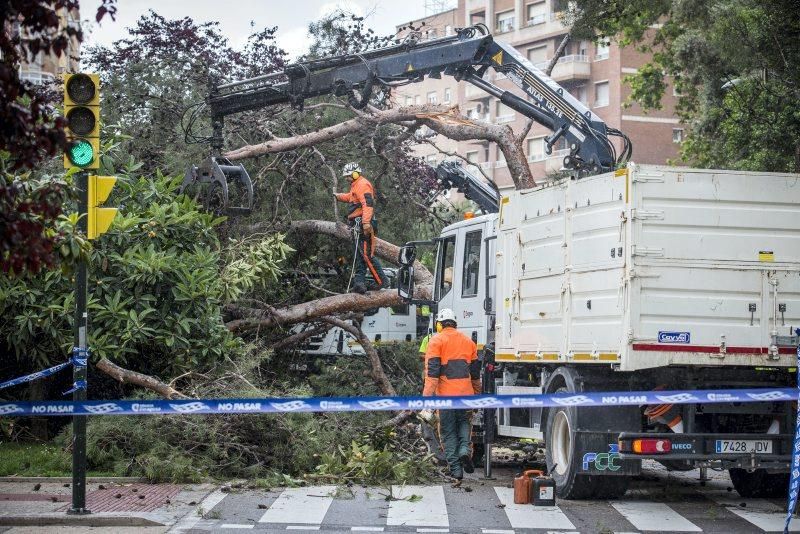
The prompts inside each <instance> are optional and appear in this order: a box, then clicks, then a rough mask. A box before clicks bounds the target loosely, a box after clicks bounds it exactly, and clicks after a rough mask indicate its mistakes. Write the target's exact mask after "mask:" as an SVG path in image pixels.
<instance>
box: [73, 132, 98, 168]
mask: <svg viewBox="0 0 800 534" xmlns="http://www.w3.org/2000/svg"><path fill="white" fill-rule="evenodd" d="M67 156H68V157H69V160H70V161H71V162H72V163H73V164H74V165H76V166H78V167H85V166H87V165H89V164H90V163H92V162H93V161H94V148H93V147H92V144H91V143H89V141H86V140H85V139H76V140H75V141H73V142H72V143H71V144H70V145H69V149H68V150H67Z"/></svg>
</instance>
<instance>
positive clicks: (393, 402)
mask: <svg viewBox="0 0 800 534" xmlns="http://www.w3.org/2000/svg"><path fill="white" fill-rule="evenodd" d="M799 395H800V390H798V389H797V388H778V389H764V388H757V389H713V390H712V389H708V390H697V391H683V390H676V391H618V392H585V393H557V394H540V395H472V396H460V397H310V398H242V399H181V400H117V401H108V400H96V401H27V402H5V403H0V415H6V416H27V415H150V414H153V415H167V414H244V413H291V412H373V411H398V410H412V411H417V410H426V409H434V410H475V409H482V408H545V407H557V406H578V407H592V406H594V407H602V406H642V405H651V404H712V403H713V404H716V403H725V402H785V401H796V400H798V396H799Z"/></svg>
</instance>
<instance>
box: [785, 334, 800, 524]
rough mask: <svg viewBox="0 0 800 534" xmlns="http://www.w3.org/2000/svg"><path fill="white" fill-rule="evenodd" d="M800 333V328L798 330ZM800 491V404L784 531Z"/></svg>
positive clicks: (799, 349) (799, 380)
mask: <svg viewBox="0 0 800 534" xmlns="http://www.w3.org/2000/svg"><path fill="white" fill-rule="evenodd" d="M797 335H800V329H799V330H797ZM797 387H798V388H800V345H798V346H797ZM798 492H800V406H798V409H797V422H796V423H795V429H794V447H793V448H792V470H791V471H789V496H788V502H787V506H786V523H785V525H784V526H783V532H784V533H786V532H789V523H791V521H792V515H793V514H794V509H795V507H796V506H797V496H798Z"/></svg>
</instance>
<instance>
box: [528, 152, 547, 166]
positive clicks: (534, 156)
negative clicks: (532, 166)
mask: <svg viewBox="0 0 800 534" xmlns="http://www.w3.org/2000/svg"><path fill="white" fill-rule="evenodd" d="M545 159H547V155H546V154H545V153H544V152H542V153H541V154H531V155H530V156H528V163H536V162H537V161H544V160H545Z"/></svg>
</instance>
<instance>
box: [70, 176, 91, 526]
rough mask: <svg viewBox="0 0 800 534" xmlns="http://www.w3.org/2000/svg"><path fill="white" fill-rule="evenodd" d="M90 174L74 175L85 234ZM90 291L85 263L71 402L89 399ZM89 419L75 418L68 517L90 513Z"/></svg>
mask: <svg viewBox="0 0 800 534" xmlns="http://www.w3.org/2000/svg"><path fill="white" fill-rule="evenodd" d="M88 176H89V173H87V172H86V171H82V172H78V173H76V174H75V181H76V184H77V186H78V214H79V216H80V219H79V222H78V228H79V229H80V230H81V231H82V232H83V234H84V235H86V231H87V223H86V220H87V211H88V205H89V178H88ZM87 291H88V281H87V266H86V261H85V260H80V261H79V262H78V270H77V273H76V275H75V341H74V344H75V348H76V349H77V350H76V351H74V353H73V362H75V365H73V367H72V369H73V372H72V373H73V380H74V385H73V392H72V400H74V401H83V400H86V374H87V373H86V365H80V363H79V362H80V361H81V360H85V361H88V358H87V357H88V354H87V344H86V335H87V330H86V329H87V326H88V324H87V323H88V318H87V312H86V295H87ZM86 419H87V416H85V415H76V416H74V417H73V418H72V506H70V508H69V510H67V513H68V514H74V515H83V514H89V513H91V512H90V511H89V510H87V509H86Z"/></svg>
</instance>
